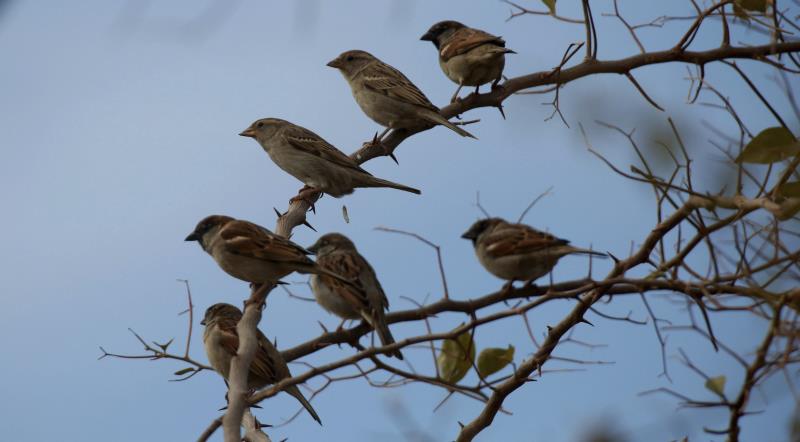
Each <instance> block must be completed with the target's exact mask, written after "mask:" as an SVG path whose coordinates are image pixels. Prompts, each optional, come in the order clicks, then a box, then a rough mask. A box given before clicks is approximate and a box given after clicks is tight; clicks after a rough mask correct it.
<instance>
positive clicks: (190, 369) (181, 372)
mask: <svg viewBox="0 0 800 442" xmlns="http://www.w3.org/2000/svg"><path fill="white" fill-rule="evenodd" d="M194 370H195V369H194V368H193V367H186V368H184V369H183V370H178V371H176V372H175V373H174V374H175V376H183V375H185V374H186V373H191V372H193V371H194Z"/></svg>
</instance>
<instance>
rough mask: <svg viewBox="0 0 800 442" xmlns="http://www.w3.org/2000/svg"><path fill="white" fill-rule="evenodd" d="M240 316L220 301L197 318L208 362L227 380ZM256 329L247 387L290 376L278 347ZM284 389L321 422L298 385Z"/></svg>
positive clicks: (257, 387) (263, 385)
mask: <svg viewBox="0 0 800 442" xmlns="http://www.w3.org/2000/svg"><path fill="white" fill-rule="evenodd" d="M241 319H242V312H241V310H239V309H238V308H237V307H235V306H233V305H230V304H225V303H219V304H214V305H212V306H211V307H209V308H208V309H207V310H206V314H205V317H204V318H203V320H202V321H201V322H200V324H201V325H204V326H205V327H206V328H205V330H204V331H203V346H204V347H205V350H206V355H207V356H208V362H209V363H210V364H211V366H212V367H214V370H216V371H217V373H219V374H220V376H222V377H223V378H224V379H225V380H226V381H227V380H228V378H229V375H230V370H231V359H232V358H233V357H234V356H236V352H237V351H238V349H239V333H238V332H237V330H236V325H237V324H238V323H239V321H240V320H241ZM256 331H257V339H258V348H257V349H256V354H255V356H254V357H253V362H252V363H251V364H250V370H249V372H248V374H247V388H249V389H250V390H258V389H261V388H264V387H266V386H268V385H272V384H275V383H278V382H280V381H281V380H283V379H286V378H290V377H292V374H291V372H289V367H288V366H287V365H286V361H284V360H283V357H282V356H281V353H280V352H279V351H278V349H277V348H275V346H274V345H272V342H270V341H269V339H267V337H266V336H264V333H261V330H256ZM283 391H285V392H287V393H289V394H290V395H292V397H294V398H295V399H297V401H298V402H300V404H301V405H302V406H303V408H305V409H306V411H308V414H310V415H311V417H313V418H314V420H315V421H317V423H319V424H320V425H322V421H321V420H320V418H319V416H318V415H317V412H316V411H314V407H312V406H311V403H309V402H308V400H306V398H305V396H303V393H301V392H300V389H299V388H298V387H297V385H292V386H290V387H286V388H285V389H284V390H283Z"/></svg>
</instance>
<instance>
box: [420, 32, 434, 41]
mask: <svg viewBox="0 0 800 442" xmlns="http://www.w3.org/2000/svg"><path fill="white" fill-rule="evenodd" d="M419 39H420V40H422V41H433V39H434V36H433V34H432V33H431V31H428V32H426V33H425V34H423V35H422V37H420V38H419Z"/></svg>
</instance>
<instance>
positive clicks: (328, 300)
mask: <svg viewBox="0 0 800 442" xmlns="http://www.w3.org/2000/svg"><path fill="white" fill-rule="evenodd" d="M308 250H309V251H311V252H312V253H315V254H316V255H317V264H319V265H320V266H321V267H322V268H325V269H327V270H330V271H331V272H334V273H336V274H338V275H342V276H344V277H346V278H348V279H349V280H350V281H353V282H354V284H353V285H345V284H342V283H341V281H339V280H337V279H334V278H331V277H329V276H327V275H312V276H311V290H312V291H313V292H314V297H315V298H316V299H317V303H318V304H319V305H321V306H322V308H324V309H325V310H327V311H329V312H330V313H333V314H334V315H336V316H338V317H340V318H342V319H358V318H363V319H364V320H365V321H367V323H368V324H369V325H370V326H372V328H373V329H375V331H376V332H377V333H378V337H379V338H380V340H381V342H382V343H383V345H389V344H393V343H394V338H393V337H392V333H391V332H390V331H389V326H388V325H387V324H386V316H385V313H384V310H386V309H388V308H389V300H388V299H386V294H385V293H384V292H383V288H382V287H381V283H380V282H378V277H377V276H375V270H373V269H372V266H370V265H369V263H368V262H367V260H366V259H364V257H363V256H361V254H360V253H358V250H356V246H355V244H353V242H352V241H350V239H349V238H347V237H346V236H344V235H342V234H340V233H328V234H326V235H323V236H321V237H320V238H319V239H318V240H317V242H316V243H314V245H312V246H311V247H309V248H308ZM389 356H394V357H396V358H398V359H403V355H402V354H401V353H400V350H397V351H395V352H392V353H389Z"/></svg>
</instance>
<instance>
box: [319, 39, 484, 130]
mask: <svg viewBox="0 0 800 442" xmlns="http://www.w3.org/2000/svg"><path fill="white" fill-rule="evenodd" d="M328 66H330V67H332V68H336V69H338V70H339V72H341V73H342V75H343V76H344V78H345V80H347V83H348V84H349V85H350V89H352V91H353V97H354V98H355V99H356V102H357V103H358V105H359V106H360V107H361V110H362V111H364V113H365V114H367V116H368V117H370V118H371V119H372V120H373V121H375V122H376V123H378V124H380V125H381V126H384V127H385V128H386V130H384V131H383V133H382V134H381V135H380V136H377V137H376V140H377V141H380V140H381V139H383V137H384V136H385V135H386V133H387V132H389V130H390V129H410V128H418V127H421V126H426V125H435V124H441V125H442V126H445V127H447V128H448V129H450V130H452V131H453V132H455V133H457V134H459V135H461V136H463V137H471V138H475V136H473V135H472V134H471V133H469V132H467V131H465V130H464V129H461V128H460V127H458V126H456V125H455V124H453V123H451V122H450V121H447V118H445V117H443V116H442V114H440V113H439V108H438V107H436V106H434V105H433V103H431V102H430V100H428V97H426V96H425V94H423V93H422V91H420V90H419V88H417V87H416V86H415V85H414V83H412V82H411V80H409V79H408V78H406V76H405V75H403V73H402V72H400V71H398V70H397V69H395V68H393V67H391V66H389V65H388V64H386V63H384V62H382V61H380V60H378V59H377V58H375V57H374V56H373V55H372V54H370V53H369V52H366V51H360V50H352V51H347V52H344V53H342V54H341V55H339V56H338V57H336V58H335V59H333V60H331V61H330V62H329V63H328Z"/></svg>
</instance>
